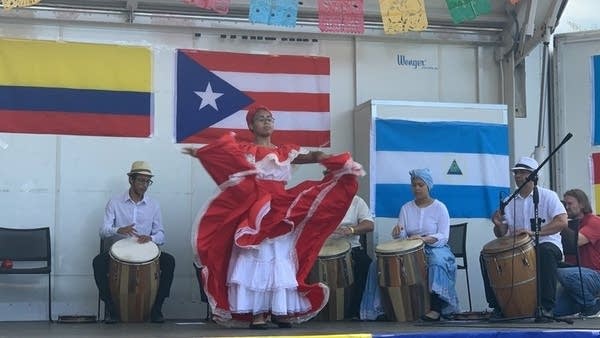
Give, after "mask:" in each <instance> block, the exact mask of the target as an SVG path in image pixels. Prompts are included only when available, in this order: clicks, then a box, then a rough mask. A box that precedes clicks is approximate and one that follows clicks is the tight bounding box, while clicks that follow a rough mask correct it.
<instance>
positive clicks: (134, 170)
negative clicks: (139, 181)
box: [127, 161, 154, 176]
mask: <svg viewBox="0 0 600 338" xmlns="http://www.w3.org/2000/svg"><path fill="white" fill-rule="evenodd" d="M134 174H139V175H146V176H154V175H152V170H151V169H150V164H148V162H146V161H135V162H133V163H132V164H131V170H130V171H129V172H128V173H127V175H129V176H131V175H134Z"/></svg>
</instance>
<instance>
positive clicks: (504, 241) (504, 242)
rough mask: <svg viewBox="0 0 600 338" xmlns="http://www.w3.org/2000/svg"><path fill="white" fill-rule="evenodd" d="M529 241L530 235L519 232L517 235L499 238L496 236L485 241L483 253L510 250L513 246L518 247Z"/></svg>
mask: <svg viewBox="0 0 600 338" xmlns="http://www.w3.org/2000/svg"><path fill="white" fill-rule="evenodd" d="M529 241H531V237H529V235H528V234H520V235H517V236H504V237H500V238H496V239H494V240H493V241H491V242H489V243H487V244H486V245H484V246H483V250H482V251H483V253H490V254H493V253H497V252H502V251H507V250H512V249H513V248H518V247H520V246H523V245H525V244H527V242H529Z"/></svg>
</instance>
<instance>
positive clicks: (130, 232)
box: [117, 224, 137, 236]
mask: <svg viewBox="0 0 600 338" xmlns="http://www.w3.org/2000/svg"><path fill="white" fill-rule="evenodd" d="M134 226H135V224H130V225H128V226H126V227H120V228H119V229H118V230H117V233H118V234H121V235H125V236H136V235H137V231H135V228H134Z"/></svg>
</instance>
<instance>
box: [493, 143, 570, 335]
mask: <svg viewBox="0 0 600 338" xmlns="http://www.w3.org/2000/svg"><path fill="white" fill-rule="evenodd" d="M571 137H573V134H571V133H568V134H567V135H566V136H565V137H564V138H563V139H562V141H561V142H560V143H559V144H558V145H557V146H556V148H554V149H553V150H552V151H551V152H550V154H549V155H548V157H546V158H545V159H544V160H543V161H542V163H540V164H539V165H538V167H537V168H533V171H532V172H530V173H529V176H527V178H526V179H525V182H523V184H521V186H519V187H518V188H517V189H516V190H515V191H514V192H513V194H512V195H510V196H509V197H508V199H506V200H504V201H501V202H500V213H501V214H504V208H505V207H506V205H508V203H509V202H510V201H511V200H513V199H514V198H515V197H516V196H517V194H518V193H519V192H520V191H521V190H522V189H523V187H524V186H525V185H527V183H529V182H533V218H532V219H531V231H533V234H534V243H535V247H536V248H539V244H540V231H541V227H542V222H543V220H542V219H541V218H540V217H539V201H540V197H539V193H538V188H537V184H538V172H539V171H540V169H541V168H542V167H543V166H544V165H545V164H546V163H547V162H548V161H549V160H550V158H552V156H554V154H555V153H556V152H557V151H558V150H559V149H560V148H561V147H562V146H564V145H565V143H567V141H569V140H570V139H571ZM535 259H536V262H539V261H540V252H539V250H537V249H536V250H535ZM539 269H540V268H539V264H536V271H535V275H536V277H537V278H536V281H537V287H536V311H535V321H536V322H548V321H551V320H555V321H564V322H567V323H570V324H572V323H573V321H571V320H569V319H561V318H556V317H549V316H545V315H544V308H543V307H542V303H541V294H540V292H541V285H540V283H541V278H540V271H539Z"/></svg>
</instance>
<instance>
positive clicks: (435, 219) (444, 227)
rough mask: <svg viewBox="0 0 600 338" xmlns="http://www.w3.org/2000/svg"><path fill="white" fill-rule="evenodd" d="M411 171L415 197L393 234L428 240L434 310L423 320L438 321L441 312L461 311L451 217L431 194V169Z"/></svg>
mask: <svg viewBox="0 0 600 338" xmlns="http://www.w3.org/2000/svg"><path fill="white" fill-rule="evenodd" d="M409 174H410V183H411V189H412V193H413V196H414V199H413V200H412V201H410V202H407V203H406V204H404V205H403V206H402V209H401V210H400V215H399V216H398V224H397V225H396V226H394V228H393V229H392V236H393V237H394V238H403V239H421V240H423V242H424V243H425V256H426V257H427V269H428V279H429V293H430V297H431V298H430V303H431V309H430V311H429V312H427V313H426V314H424V315H423V316H422V317H421V319H422V320H425V321H438V320H440V317H441V315H442V314H444V315H448V314H451V313H454V312H456V311H457V310H458V297H457V296H456V290H455V288H454V286H455V283H456V262H455V258H454V255H453V254H452V251H450V247H449V246H448V244H447V243H448V236H449V233H450V216H449V215H448V209H447V208H446V206H445V205H444V203H442V202H440V201H439V200H437V199H434V198H432V197H431V195H430V194H429V192H430V191H431V188H433V179H432V177H431V172H430V171H429V169H427V168H425V169H413V170H411V171H410V172H409Z"/></svg>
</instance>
